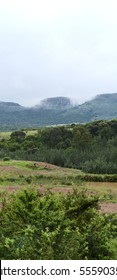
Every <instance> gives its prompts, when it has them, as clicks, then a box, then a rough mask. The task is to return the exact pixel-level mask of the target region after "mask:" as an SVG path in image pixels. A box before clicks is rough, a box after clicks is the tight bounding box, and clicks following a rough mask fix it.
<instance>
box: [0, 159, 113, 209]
mask: <svg viewBox="0 0 117 280" xmlns="http://www.w3.org/2000/svg"><path fill="white" fill-rule="evenodd" d="M0 174H1V175H0V189H1V190H2V191H4V190H8V191H16V190H19V189H21V188H25V187H29V188H30V187H31V186H32V187H35V188H38V189H39V190H42V191H44V190H46V189H48V188H49V189H51V190H52V191H55V192H64V193H66V192H70V191H72V190H73V188H78V189H79V190H81V189H87V191H88V192H90V193H91V194H97V195H98V196H99V198H100V202H101V205H103V206H104V205H105V208H104V209H106V211H107V212H109V211H110V212H111V211H112V212H117V182H116V183H114V182H85V181H83V180H81V177H82V175H84V173H83V172H81V171H80V170H77V169H69V168H61V167H57V166H54V165H51V164H47V163H44V162H31V161H15V160H9V161H0ZM105 203H106V204H105ZM107 206H108V207H107ZM107 208H108V209H107Z"/></svg>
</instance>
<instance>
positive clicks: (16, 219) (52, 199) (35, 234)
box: [0, 188, 117, 260]
mask: <svg viewBox="0 0 117 280" xmlns="http://www.w3.org/2000/svg"><path fill="white" fill-rule="evenodd" d="M0 225H1V227H0V239H1V242H0V258H1V259H31V260H32V259H35V260H43V259H45V260H48V259H50V260H58V259H59V260H65V259H66V260H80V259H84V260H87V259H88V260H91V259H93V260H95V259H97V260H102V259H103V260H104V259H106V260H108V259H117V216H116V215H114V214H113V215H112V214H111V215H104V214H100V213H99V211H98V197H97V196H91V195H88V194H87V193H86V192H85V191H81V192H79V191H77V190H75V189H74V191H73V192H72V193H71V194H70V193H68V194H67V195H62V194H55V193H52V192H51V191H47V192H45V193H40V192H39V191H37V190H35V189H32V188H27V189H24V190H23V191H20V192H18V193H15V194H13V195H9V196H8V194H7V196H6V194H3V193H2V194H1V207H0Z"/></svg>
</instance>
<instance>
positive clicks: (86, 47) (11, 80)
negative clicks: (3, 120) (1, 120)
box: [0, 0, 117, 106]
mask: <svg viewBox="0 0 117 280" xmlns="http://www.w3.org/2000/svg"><path fill="white" fill-rule="evenodd" d="M116 5H117V4H116V0H115V1H114V0H110V1H108V0H88V1H87V0H76V1H75V0H58V1H55V0H43V1H42V0H17V1H16V0H0V101H13V102H18V103H20V104H21V105H24V106H33V105H35V104H38V103H39V102H40V100H42V99H44V98H48V97H55V96H66V97H70V98H72V99H74V100H77V101H78V102H79V103H81V102H84V101H85V100H88V99H91V98H92V97H94V96H95V95H97V94H102V93H114V92H117V78H116V77H117V36H116V32H117V16H116V10H117V9H116Z"/></svg>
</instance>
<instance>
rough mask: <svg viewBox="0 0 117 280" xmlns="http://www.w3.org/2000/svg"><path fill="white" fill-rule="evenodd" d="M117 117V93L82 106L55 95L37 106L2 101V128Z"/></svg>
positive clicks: (0, 115)
mask: <svg viewBox="0 0 117 280" xmlns="http://www.w3.org/2000/svg"><path fill="white" fill-rule="evenodd" d="M113 118H117V93H113V94H101V95H97V96H96V97H95V98H93V99H92V100H89V101H87V102H85V103H83V104H81V105H73V103H72V101H71V100H70V99H69V98H66V97H61V96H60V97H53V98H47V99H44V100H42V101H41V103H40V104H39V105H37V106H34V107H30V108H28V107H23V106H21V105H20V104H18V103H14V102H0V130H4V131H5V130H16V129H21V128H34V127H41V126H47V125H59V124H71V123H85V122H90V121H94V120H100V119H103V120H111V119H113Z"/></svg>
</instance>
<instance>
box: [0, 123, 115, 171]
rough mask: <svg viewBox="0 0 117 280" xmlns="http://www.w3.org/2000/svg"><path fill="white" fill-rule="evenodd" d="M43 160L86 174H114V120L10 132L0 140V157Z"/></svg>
mask: <svg viewBox="0 0 117 280" xmlns="http://www.w3.org/2000/svg"><path fill="white" fill-rule="evenodd" d="M5 157H10V158H12V159H22V160H33V161H44V162H48V163H51V164H55V165H59V166H62V167H70V168H78V169H81V170H82V171H84V172H87V173H97V174H115V173H117V120H116V119H115V120H111V121H103V120H100V121H95V122H90V123H86V124H71V125H67V126H55V127H45V128H39V129H38V130H37V132H36V133H35V134H33V133H32V134H30V135H27V133H26V130H19V131H14V132H11V135H10V138H9V139H5V138H3V137H2V138H1V139H0V158H1V159H2V158H5Z"/></svg>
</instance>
